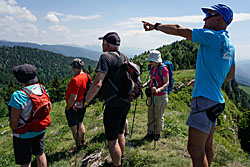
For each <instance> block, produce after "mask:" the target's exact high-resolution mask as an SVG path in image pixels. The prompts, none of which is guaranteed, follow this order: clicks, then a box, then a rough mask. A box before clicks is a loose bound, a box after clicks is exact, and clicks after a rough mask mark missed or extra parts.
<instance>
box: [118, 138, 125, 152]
mask: <svg viewBox="0 0 250 167" xmlns="http://www.w3.org/2000/svg"><path fill="white" fill-rule="evenodd" d="M118 143H119V146H120V148H121V152H122V155H123V152H124V150H125V137H124V134H119V135H118Z"/></svg>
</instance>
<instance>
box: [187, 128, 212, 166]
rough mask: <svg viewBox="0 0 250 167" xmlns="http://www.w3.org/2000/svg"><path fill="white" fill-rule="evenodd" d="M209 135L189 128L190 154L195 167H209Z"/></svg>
mask: <svg viewBox="0 0 250 167" xmlns="http://www.w3.org/2000/svg"><path fill="white" fill-rule="evenodd" d="M208 136H209V135H208V134H206V133H204V132H201V131H199V130H197V129H195V128H192V127H189V135H188V152H189V154H190V156H191V158H192V162H193V167H208V161H207V157H206V152H205V145H206V141H207V139H208Z"/></svg>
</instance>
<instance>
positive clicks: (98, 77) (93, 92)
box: [85, 72, 105, 104]
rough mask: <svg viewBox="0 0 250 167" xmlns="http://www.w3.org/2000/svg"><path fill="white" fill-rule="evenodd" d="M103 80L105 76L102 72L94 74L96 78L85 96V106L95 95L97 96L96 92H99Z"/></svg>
mask: <svg viewBox="0 0 250 167" xmlns="http://www.w3.org/2000/svg"><path fill="white" fill-rule="evenodd" d="M104 78H105V74H104V73H102V72H98V73H97V74H96V77H95V79H94V81H93V83H92V85H91V87H90V88H89V91H88V93H87V95H86V99H85V102H86V103H87V104H89V102H90V101H91V100H92V99H93V98H94V97H95V95H96V94H97V92H98V91H99V90H100V88H101V86H102V83H103V81H104Z"/></svg>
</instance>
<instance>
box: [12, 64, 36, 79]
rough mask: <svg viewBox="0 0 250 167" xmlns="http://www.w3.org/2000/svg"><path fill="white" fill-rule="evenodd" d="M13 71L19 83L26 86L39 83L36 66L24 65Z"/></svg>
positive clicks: (16, 67)
mask: <svg viewBox="0 0 250 167" xmlns="http://www.w3.org/2000/svg"><path fill="white" fill-rule="evenodd" d="M12 71H13V73H14V75H15V77H16V79H17V81H18V82H21V83H25V84H34V83H37V82H38V79H37V69H36V67H35V66H34V65H31V64H23V65H19V66H15V67H14V68H13V69H12Z"/></svg>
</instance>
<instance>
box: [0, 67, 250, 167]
mask: <svg viewBox="0 0 250 167" xmlns="http://www.w3.org/2000/svg"><path fill="white" fill-rule="evenodd" d="M193 77H194V71H193V70H185V71H177V72H175V80H176V84H178V82H180V81H181V82H183V83H185V84H186V83H187V82H188V80H190V79H191V78H193ZM142 80H143V81H145V80H146V73H145V74H143V75H142ZM191 92H192V88H191V87H184V88H183V89H182V90H181V91H180V92H178V93H177V94H174V93H171V95H170V97H169V105H168V107H167V109H166V111H165V128H164V131H163V133H162V138H161V139H160V141H159V142H157V146H156V149H154V143H153V142H147V141H144V140H143V137H144V136H145V135H146V124H147V106H146V105H145V97H144V99H143V100H139V101H138V106H137V111H136V117H135V124H134V130H133V136H132V138H131V139H128V142H129V144H130V146H129V147H126V150H125V167H128V166H133V167H142V166H145V167H183V166H192V164H191V160H190V157H189V154H188V152H187V149H186V145H187V134H188V133H187V131H188V127H187V126H186V125H185V123H186V120H187V117H188V114H189V111H190V109H189V104H190V100H191ZM225 97H226V104H227V105H226V109H225V112H224V113H223V115H222V116H220V121H218V123H219V124H220V126H217V130H216V133H215V148H216V154H215V158H214V162H213V163H212V166H218V167H219V166H220V167H221V166H229V167H236V166H237V167H243V166H244V167H246V166H250V165H249V164H250V159H249V157H247V156H246V154H244V153H243V152H242V150H241V149H240V145H239V141H238V139H237V128H236V125H235V123H234V121H235V120H237V118H238V115H239V111H238V110H237V108H236V107H235V105H234V104H233V103H232V102H231V101H230V100H228V98H227V96H226V95H225ZM64 106H65V103H64V102H58V103H54V104H53V108H52V111H51V117H52V124H51V127H50V128H49V129H48V130H47V132H46V143H45V152H46V155H47V159H48V164H49V166H54V167H57V166H58V167H61V166H64V167H68V166H74V159H75V153H74V152H73V149H74V141H73V138H72V135H71V132H70V130H69V128H68V127H67V122H66V118H65V115H64ZM133 111H134V103H133V105H132V108H131V111H130V113H129V115H128V120H129V125H130V127H129V128H131V124H132V120H133ZM6 119H7V118H1V120H0V121H1V129H0V133H2V132H3V131H5V130H8V129H9V128H8V126H7V125H8V121H7V120H6ZM84 122H85V125H86V129H87V135H86V137H87V142H88V143H89V144H88V147H87V148H85V149H82V150H81V151H80V153H79V154H78V165H79V166H81V165H82V166H84V165H83V164H81V163H82V162H81V161H80V159H81V158H83V157H84V156H86V155H88V154H90V153H92V152H94V151H95V150H104V151H105V154H108V149H107V144H106V140H105V135H104V128H103V124H102V103H100V102H98V103H97V104H95V105H94V106H93V105H92V106H90V107H89V108H88V109H87V113H86V116H85V119H84ZM0 136H1V137H0V145H1V147H0V152H1V154H0V167H1V166H15V165H14V157H13V146H12V138H11V131H10V130H8V131H7V132H5V133H4V134H0ZM33 164H34V165H35V162H34V161H33Z"/></svg>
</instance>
